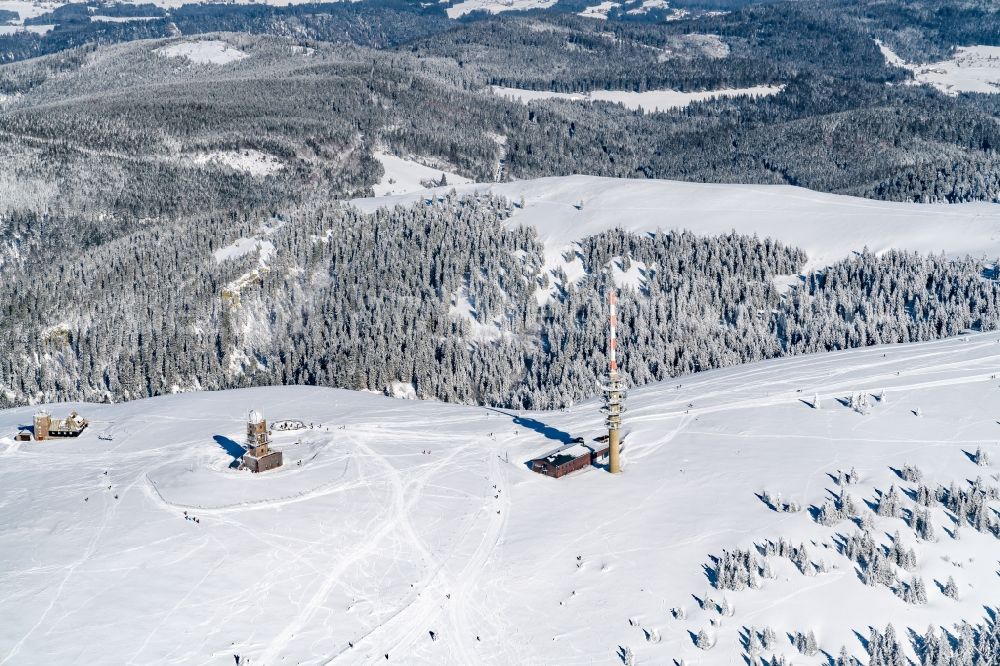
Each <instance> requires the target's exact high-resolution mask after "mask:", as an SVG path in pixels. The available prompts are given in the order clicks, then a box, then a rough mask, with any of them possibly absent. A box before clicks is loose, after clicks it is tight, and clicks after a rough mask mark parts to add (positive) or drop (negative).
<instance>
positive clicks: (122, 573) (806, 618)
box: [0, 334, 1000, 666]
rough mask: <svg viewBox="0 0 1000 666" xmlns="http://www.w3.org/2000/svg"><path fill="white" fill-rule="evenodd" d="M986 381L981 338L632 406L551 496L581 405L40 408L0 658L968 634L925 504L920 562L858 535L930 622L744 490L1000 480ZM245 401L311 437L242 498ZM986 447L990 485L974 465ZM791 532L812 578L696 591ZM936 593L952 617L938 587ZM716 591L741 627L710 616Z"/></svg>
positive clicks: (174, 402) (280, 400)
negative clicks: (704, 635) (618, 464)
mask: <svg viewBox="0 0 1000 666" xmlns="http://www.w3.org/2000/svg"><path fill="white" fill-rule="evenodd" d="M626 353H627V350H626ZM624 360H625V362H626V363H627V362H628V358H627V356H626V358H625V359H624ZM998 364H1000V336H998V335H997V334H977V335H968V336H963V337H959V338H955V339H949V340H944V341H938V342H931V343H922V344H911V345H896V346H888V347H873V348H867V349H860V350H853V351H846V352H836V353H829V354H823V355H816V356H802V357H795V358H788V359H782V360H775V361H769V362H763V363H757V364H753V365H747V366H741V367H736V368H729V369H725V370H719V371H712V372H705V373H701V374H698V375H696V376H692V377H685V378H683V379H682V380H679V381H678V382H675V383H669V384H661V385H653V386H649V387H646V388H641V389H637V390H635V391H633V392H632V393H631V395H630V398H629V407H630V409H629V412H628V413H627V419H626V428H625V429H626V438H625V454H624V460H625V471H624V473H623V474H621V475H620V476H617V477H612V476H610V475H608V474H606V473H605V472H604V471H603V470H600V469H597V468H589V469H586V470H583V471H581V472H578V473H575V474H573V475H571V476H568V477H565V478H563V479H560V480H553V479H549V478H547V477H542V476H540V475H537V474H535V473H533V472H531V471H529V470H528V469H527V468H526V466H525V465H524V461H526V460H528V459H530V458H532V457H535V456H537V455H539V454H541V453H544V452H546V451H548V450H550V449H552V448H554V447H555V446H557V445H558V444H559V443H560V442H562V441H566V440H567V439H568V438H569V437H576V436H581V437H586V438H587V439H588V440H589V439H590V438H592V437H594V436H596V435H598V434H600V432H601V427H602V426H601V423H602V420H601V419H602V417H601V415H600V413H599V412H598V410H597V405H596V404H595V403H586V404H582V405H579V406H578V407H575V408H572V409H569V410H566V411H562V412H552V413H531V414H520V413H518V414H515V413H510V412H506V411H505V410H490V409H486V408H480V407H466V406H456V405H446V404H440V403H434V402H418V401H403V400H392V399H389V398H384V397H381V396H376V395H373V394H368V393H354V392H349V391H341V390H331V389H323V388H314V387H274V388H258V389H246V390H239V391H226V392H215V393H188V394H178V395H172V396H165V397H160V398H154V399H149V400H142V401H137V402H131V403H125V404H119V405H56V406H52V407H51V408H50V411H51V412H52V413H53V415H54V416H59V415H61V414H62V412H64V411H67V410H69V409H70V408H74V407H75V408H77V409H79V410H80V411H81V413H83V414H84V415H85V416H86V417H88V418H90V419H91V421H92V425H91V426H90V428H89V429H88V430H87V431H85V432H84V434H83V435H82V436H81V437H80V438H79V439H76V440H63V441H48V442H14V441H13V440H12V439H11V438H10V437H9V435H12V434H13V432H14V429H15V427H16V426H17V425H18V424H25V423H29V422H30V418H31V414H32V412H33V411H34V410H33V409H30V408H24V409H14V410H8V411H5V412H0V506H2V507H3V511H2V512H0V581H2V586H0V589H2V592H0V595H2V602H0V626H3V627H4V630H3V631H2V632H0V664H51V663H81V664H84V663H85V664H167V663H177V664H219V665H226V664H233V663H234V655H240V656H241V657H243V658H249V659H250V662H249V663H250V664H254V665H258V666H261V665H265V664H267V665H271V664H375V663H378V664H383V663H390V664H393V663H396V664H539V665H542V664H544V665H555V664H590V663H596V664H613V663H620V662H619V661H617V659H618V658H617V656H616V655H617V654H618V653H619V650H621V649H623V648H626V647H627V648H629V649H631V650H632V651H633V652H634V654H635V655H636V663H637V664H666V663H672V662H671V660H678V662H679V661H680V660H682V659H683V660H685V663H687V664H734V663H742V658H741V655H742V647H741V646H740V641H739V632H740V630H741V628H742V627H743V626H748V625H755V626H757V627H758V628H762V627H763V626H765V625H767V626H770V627H772V628H773V629H774V631H775V632H776V633H777V635H778V637H779V641H778V646H777V647H776V649H775V651H776V652H778V653H782V654H785V655H786V656H788V657H789V658H790V659H793V660H794V663H796V664H823V663H826V658H825V657H824V656H823V655H822V653H820V654H819V655H816V656H813V657H805V656H802V655H798V654H797V653H796V652H795V649H794V647H793V646H792V645H791V643H790V641H789V640H788V639H787V638H786V637H785V633H786V632H788V633H793V634H794V632H796V631H803V632H805V631H809V630H813V631H814V632H815V633H816V636H817V639H818V641H819V644H820V647H821V648H822V649H823V650H825V651H826V652H827V653H830V654H833V655H836V654H837V653H838V651H839V650H840V646H841V645H845V646H847V648H848V650H849V651H850V652H852V653H853V654H855V655H858V656H863V654H864V653H863V647H862V645H861V643H860V641H859V640H858V637H857V636H856V635H855V634H854V632H855V631H857V632H858V633H859V634H860V635H862V636H867V634H868V626H869V625H873V626H878V627H880V628H881V627H884V625H885V624H886V623H887V622H889V621H892V622H893V623H894V624H895V627H896V630H897V634H898V635H900V636H903V635H905V629H906V628H912V629H914V630H916V631H918V632H920V633H922V632H923V631H924V630H925V629H926V627H927V626H928V624H931V623H933V624H935V625H951V624H952V623H954V622H958V621H960V620H969V621H981V620H982V619H983V616H984V614H985V613H986V612H987V611H986V609H995V608H996V606H997V601H996V600H997V599H1000V576H998V574H997V571H998V569H1000V561H998V552H1000V548H998V542H997V539H996V538H995V537H994V536H992V535H987V534H982V533H978V532H976V531H975V530H973V529H972V528H971V527H968V526H966V527H964V528H963V534H962V537H961V540H960V541H956V540H954V539H952V538H951V537H950V532H949V530H950V529H951V528H952V522H951V520H950V518H949V516H948V514H947V513H946V512H945V510H944V509H942V508H941V507H940V506H939V507H936V508H934V509H932V522H933V525H934V528H935V533H936V535H937V537H936V540H935V541H933V542H924V541H918V540H917V539H916V537H915V536H914V532H913V530H912V529H911V528H910V527H909V526H908V525H907V524H906V523H905V522H904V521H903V520H901V519H897V518H890V517H884V518H883V517H876V518H875V528H876V529H875V531H874V534H875V536H876V538H878V539H879V540H881V541H883V542H887V536H886V535H891V534H892V533H894V532H895V531H897V530H898V531H899V532H900V534H901V538H902V540H903V542H904V544H905V545H906V546H907V547H909V546H912V547H913V548H914V549H915V552H916V554H917V568H916V571H915V573H916V574H917V575H920V576H922V577H923V579H924V580H925V582H926V584H927V588H928V601H927V603H926V604H925V605H916V606H915V605H909V604H906V603H905V602H903V601H902V600H901V599H899V598H897V597H896V596H895V595H893V593H892V592H891V591H890V590H889V589H887V588H885V587H881V586H878V587H868V586H866V585H865V584H864V583H862V582H861V581H860V580H859V577H858V575H857V574H856V571H855V567H854V565H853V563H852V562H851V561H849V560H848V559H847V558H846V557H845V556H844V555H842V554H840V553H839V552H838V550H837V548H836V545H835V543H836V540H837V539H838V535H840V536H843V535H847V534H850V533H853V532H854V531H855V530H856V528H855V527H854V525H853V524H851V523H850V522H847V521H844V522H842V523H840V524H837V525H833V526H830V527H827V526H823V525H820V524H818V523H817V522H815V521H814V520H813V519H812V517H811V516H810V514H809V511H808V510H803V511H800V512H797V513H777V512H775V511H772V510H771V509H770V508H768V506H766V505H765V504H764V503H763V502H761V501H759V499H758V498H757V494H759V493H761V492H762V491H765V490H766V491H768V492H770V493H772V494H775V493H781V495H782V497H783V498H784V499H785V500H786V501H794V502H797V503H799V504H801V505H802V506H803V507H806V508H808V507H809V506H810V505H815V506H819V505H820V504H821V503H822V502H823V500H824V499H825V498H827V497H829V496H830V494H831V493H833V492H836V491H837V487H836V484H835V482H834V480H833V477H831V476H830V475H833V476H836V475H837V473H838V470H848V469H850V468H851V467H855V468H856V470H857V472H858V474H859V476H860V481H859V483H858V484H857V485H855V486H851V487H850V492H851V493H852V495H853V496H854V498H855V499H856V500H857V501H858V503H859V504H861V503H862V500H867V501H872V500H873V499H874V498H876V497H877V494H876V489H878V490H880V491H885V490H887V489H888V487H889V486H890V485H891V484H894V485H896V486H897V488H899V489H901V490H909V489H911V488H912V487H913V486H914V484H912V483H908V482H905V481H902V480H901V479H900V478H899V477H898V476H897V475H896V474H895V473H894V472H893V468H896V469H900V468H902V466H903V465H905V464H911V465H917V466H918V467H919V468H920V469H921V470H922V471H923V474H924V482H925V483H928V484H930V485H931V487H934V486H935V485H936V484H942V485H944V486H947V485H948V484H950V483H951V482H952V481H954V482H956V483H957V484H960V485H965V486H967V485H968V483H969V482H970V481H971V480H974V479H975V478H976V477H977V476H980V477H982V478H983V480H984V481H985V482H986V483H987V485H994V486H996V485H998V484H1000V464H998V463H1000V446H998V445H997V441H998V439H1000V425H998V415H1000V380H998V379H997V377H996V373H997V368H998ZM861 391H864V392H869V393H872V394H876V395H878V394H881V395H882V397H883V400H881V401H874V400H873V406H872V409H871V412H870V413H869V414H867V415H862V414H859V413H857V412H855V411H853V410H851V409H849V408H848V407H846V406H844V405H843V404H841V403H840V402H839V401H838V399H844V398H845V397H846V396H849V395H851V394H853V393H855V392H861ZM814 394H817V395H818V396H819V399H820V406H821V408H820V409H813V408H812V407H811V406H810V405H809V404H807V403H810V402H812V400H813V395H814ZM251 408H256V409H260V410H263V413H264V415H265V417H267V418H268V419H269V420H271V421H276V420H281V419H298V420H301V421H303V422H304V423H305V424H306V425H307V427H306V428H305V429H303V430H290V431H280V432H279V431H275V436H274V437H275V446H276V448H279V449H281V450H282V451H284V455H285V461H286V465H285V467H283V468H281V469H279V470H276V471H273V472H270V473H265V474H262V475H260V476H253V475H250V474H249V473H246V472H237V471H235V470H232V469H229V467H228V466H229V464H230V462H231V461H232V459H233V456H234V455H236V454H238V453H239V447H238V446H237V445H236V444H235V442H239V441H241V440H242V438H243V435H244V433H245V418H246V414H247V412H248V411H249V410H250V409H251ZM915 410H919V412H920V416H916V415H915V414H914V411H915ZM309 426H311V427H309ZM99 435H100V436H103V437H110V438H111V439H110V440H108V439H101V438H99ZM979 446H981V447H983V449H984V450H986V451H988V453H989V454H990V456H991V459H992V460H993V463H992V464H991V465H989V466H985V467H979V466H976V464H974V463H973V462H972V461H971V460H970V456H969V455H968V454H970V453H971V452H974V451H975V450H976V448H977V447H979ZM508 461H509V462H508ZM912 504H913V502H912V501H911V500H910V499H909V498H908V497H907V496H906V495H905V494H904V495H903V505H904V507H910V506H912ZM991 506H992V507H993V509H997V508H998V502H992V503H991ZM185 512H186V514H185ZM194 519H197V520H194ZM780 537H784V538H786V539H789V540H791V541H793V542H794V543H796V544H798V543H800V542H802V543H805V544H807V547H808V550H809V552H810V555H811V558H812V560H814V561H815V562H817V563H819V562H823V563H824V564H825V568H826V572H825V573H817V574H814V575H809V576H806V575H804V574H801V573H799V571H798V570H797V569H795V568H794V567H793V566H792V565H791V564H790V562H789V561H788V560H786V559H783V558H777V557H771V558H768V560H769V562H770V564H771V565H772V567H773V570H774V574H775V576H774V578H773V579H766V580H763V581H762V586H761V589H758V590H752V589H748V590H744V591H740V592H732V591H730V592H723V591H720V590H715V589H712V588H711V587H710V579H709V576H708V575H707V573H706V569H705V568H704V567H706V566H709V565H710V564H711V560H710V559H709V558H710V556H712V555H721V553H722V551H723V549H733V548H737V547H742V548H747V547H751V546H752V545H753V544H754V543H762V542H763V540H765V539H775V540H776V539H778V538H780ZM948 576H952V577H954V579H955V581H956V583H957V585H958V588H959V598H958V600H952V599H949V598H947V597H945V596H944V595H943V594H942V593H941V592H940V591H939V589H938V588H937V586H936V585H935V583H934V581H939V582H941V583H943V582H944V581H945V580H946V579H947V577H948ZM706 595H710V596H711V597H712V598H713V599H715V600H716V601H721V600H722V598H723V597H725V599H726V601H727V602H728V604H729V605H730V606H731V608H732V609H733V614H732V615H731V616H724V615H721V614H719V613H718V612H717V611H716V610H713V609H712V608H708V607H707V608H706V609H704V610H703V609H702V608H700V607H699V604H698V602H697V600H699V599H704V598H705V597H706ZM672 609H676V610H677V613H676V614H677V616H678V617H674V614H673V613H672V612H671V610H672ZM702 629H704V630H706V632H708V634H709V635H710V636H711V639H712V641H713V643H714V646H713V647H712V648H711V649H710V650H708V651H702V650H701V649H699V648H697V647H695V646H694V644H693V642H692V636H693V635H695V634H697V632H698V631H700V630H702ZM431 631H433V632H434V636H435V639H432V638H431V634H430V632H431ZM386 654H388V655H389V656H388V659H386V657H385V655H386ZM767 654H768V655H770V653H767Z"/></svg>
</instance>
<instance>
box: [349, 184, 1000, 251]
mask: <svg viewBox="0 0 1000 666" xmlns="http://www.w3.org/2000/svg"><path fill="white" fill-rule="evenodd" d="M451 189H455V190H456V192H457V193H458V194H460V195H462V194H472V193H474V192H477V191H479V192H494V193H496V194H498V195H500V196H504V197H507V198H508V199H509V200H510V201H512V202H514V203H515V204H519V203H520V201H521V199H522V198H523V200H524V207H523V208H522V207H520V206H519V205H518V206H516V207H515V208H514V210H513V215H512V216H511V218H510V224H517V225H528V226H531V227H534V228H535V229H536V230H537V231H538V236H539V240H540V241H541V242H542V243H543V244H544V245H545V251H546V264H547V266H546V268H547V270H548V269H552V268H555V267H556V266H558V265H561V264H562V263H563V262H564V259H563V253H564V252H566V251H569V252H570V253H572V244H573V242H574V241H577V240H580V239H582V238H586V237H587V236H591V235H594V234H598V233H601V232H603V231H605V230H608V229H614V228H616V227H620V228H622V229H625V230H627V231H632V232H634V233H645V232H652V231H657V230H663V231H669V230H689V231H691V232H693V233H695V234H699V235H706V236H717V235H720V234H726V233H729V232H731V231H736V232H737V233H742V234H757V235H759V236H760V237H762V238H764V237H769V238H773V239H775V240H778V241H781V242H782V243H785V244H788V245H792V246H795V247H799V248H801V249H803V250H804V251H805V252H806V254H807V255H808V258H809V260H808V263H807V266H806V268H807V269H818V268H822V267H824V266H828V265H830V264H832V263H835V262H837V261H840V260H841V259H844V258H847V257H849V256H851V255H852V254H854V253H856V252H860V251H861V250H863V249H864V248H865V247H868V248H869V249H870V250H872V251H873V252H877V253H881V252H886V251H888V250H890V249H902V250H909V251H915V252H921V253H925V254H926V253H939V252H944V253H946V254H947V255H949V256H965V255H971V256H974V257H986V258H990V259H995V258H997V257H1000V223H998V220H1000V205H998V204H987V203H972V204H955V205H945V204H913V203H898V202H888V201H872V200H869V199H861V198H857V197H849V196H843V195H837V194H825V193H820V192H814V191H812V190H807V189H804V188H800V187H792V186H788V185H719V184H710V183H686V182H678V181H668V180H640V179H634V180H633V179H616V178H602V177H596V176H558V177H551V178H538V179H534V180H523V181H514V182H510V183H500V184H492V183H490V184H476V185H461V186H458V187H455V188H452V187H446V188H438V189H436V190H433V191H432V192H429V193H428V192H425V193H421V194H410V195H402V196H389V197H378V198H373V199H355V200H353V201H352V202H351V203H352V204H353V205H355V206H357V207H358V208H359V209H361V210H368V211H371V210H375V209H376V208H379V207H382V206H394V205H397V204H403V205H407V204H410V203H413V202H416V201H420V200H421V199H423V200H425V201H426V200H429V199H428V197H433V196H443V195H444V194H446V193H447V192H448V191H450V190H451Z"/></svg>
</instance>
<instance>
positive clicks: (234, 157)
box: [191, 58, 285, 178]
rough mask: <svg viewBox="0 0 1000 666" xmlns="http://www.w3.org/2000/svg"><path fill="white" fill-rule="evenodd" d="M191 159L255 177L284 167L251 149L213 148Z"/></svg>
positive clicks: (264, 154) (266, 155)
mask: <svg viewBox="0 0 1000 666" xmlns="http://www.w3.org/2000/svg"><path fill="white" fill-rule="evenodd" d="M237 59H238V58H237ZM191 159H192V161H193V162H194V163H195V164H199V165H202V164H217V165H220V166H225V167H228V168H230V169H233V170H235V171H242V172H243V173H248V174H250V175H251V176H255V177H257V178H264V177H265V176H270V175H273V174H275V173H277V172H279V171H281V170H282V169H283V168H285V165H284V163H283V162H282V161H281V160H280V159H278V158H277V157H275V156H274V155H268V154H267V153H262V152H261V151H259V150H253V149H244V150H215V151H212V152H207V153H197V154H196V155H194V156H193V157H192V158H191Z"/></svg>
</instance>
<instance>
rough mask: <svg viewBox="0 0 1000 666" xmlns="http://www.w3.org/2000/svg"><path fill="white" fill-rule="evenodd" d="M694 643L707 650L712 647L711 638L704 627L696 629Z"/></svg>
mask: <svg viewBox="0 0 1000 666" xmlns="http://www.w3.org/2000/svg"><path fill="white" fill-rule="evenodd" d="M694 644H695V645H696V646H698V648H700V649H702V650H709V649H711V647H712V639H711V638H709V636H708V632H706V631H705V630H704V629H700V630H699V631H698V635H697V636H695V639H694Z"/></svg>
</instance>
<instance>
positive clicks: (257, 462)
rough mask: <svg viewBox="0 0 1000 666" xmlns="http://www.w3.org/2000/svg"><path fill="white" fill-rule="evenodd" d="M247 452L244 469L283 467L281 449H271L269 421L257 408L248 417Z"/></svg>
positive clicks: (258, 470)
mask: <svg viewBox="0 0 1000 666" xmlns="http://www.w3.org/2000/svg"><path fill="white" fill-rule="evenodd" d="M246 447H247V452H246V453H245V454H244V455H243V464H242V465H241V466H242V467H243V469H248V470H250V471H251V472H266V471H267V470H269V469H274V468H275V467H281V463H282V455H281V451H272V450H271V431H270V430H268V429H267V421H265V420H264V417H263V416H261V414H260V412H258V411H257V410H251V411H250V415H249V416H248V417H247V443H246Z"/></svg>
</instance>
